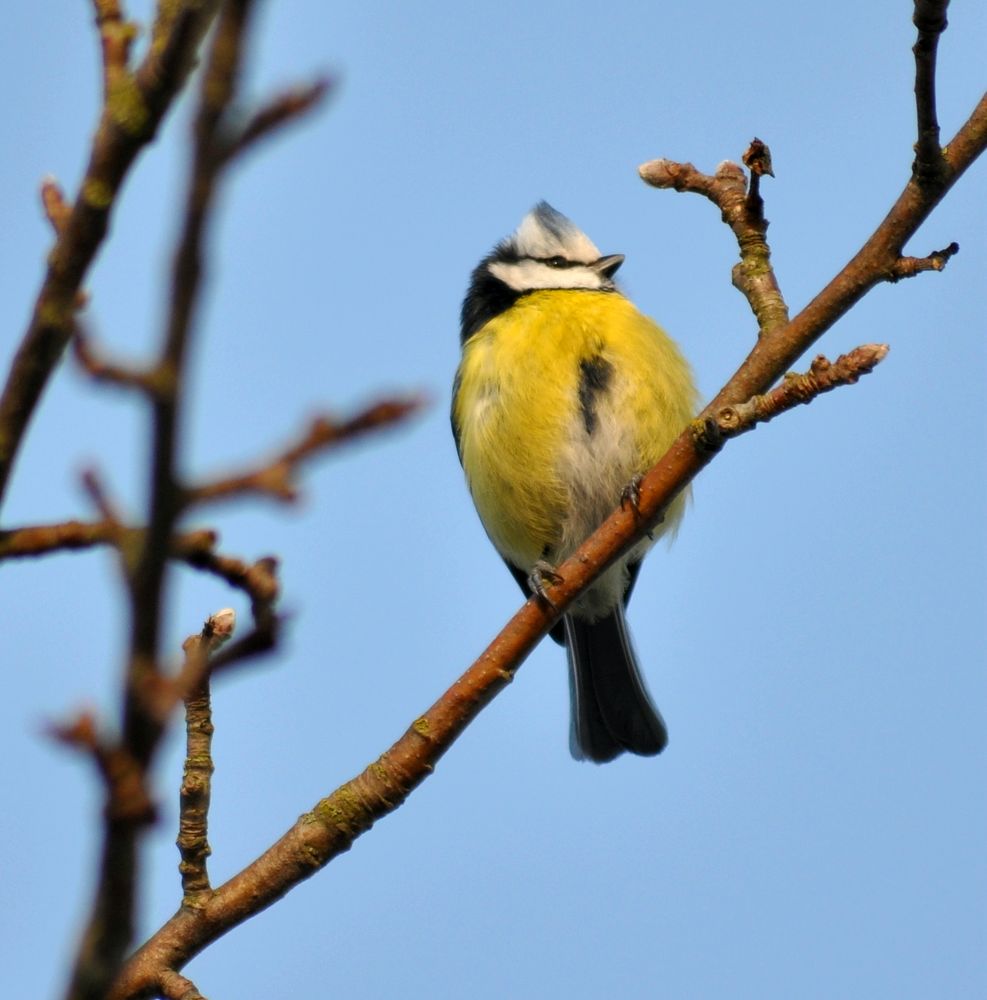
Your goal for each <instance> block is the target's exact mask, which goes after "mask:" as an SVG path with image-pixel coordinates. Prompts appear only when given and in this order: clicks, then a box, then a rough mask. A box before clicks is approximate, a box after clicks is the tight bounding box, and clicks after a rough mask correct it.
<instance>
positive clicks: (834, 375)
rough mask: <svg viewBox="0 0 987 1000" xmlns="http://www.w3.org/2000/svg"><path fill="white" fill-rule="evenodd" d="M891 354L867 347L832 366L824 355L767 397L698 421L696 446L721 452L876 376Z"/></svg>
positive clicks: (880, 346) (878, 347) (881, 348)
mask: <svg viewBox="0 0 987 1000" xmlns="http://www.w3.org/2000/svg"><path fill="white" fill-rule="evenodd" d="M888 350H889V348H888V345H887V344H864V345H863V346H862V347H857V348H855V349H854V350H852V351H850V352H849V353H847V354H841V355H840V356H839V357H838V358H837V359H836V360H835V361H832V362H831V361H828V360H827V359H826V358H824V357H823V356H822V355H821V354H820V355H818V356H817V357H816V358H814V359H813V362H812V366H811V367H810V369H809V371H808V372H806V373H805V374H804V375H800V374H798V373H796V372H788V373H787V374H786V375H785V377H784V378H783V379H782V381H781V384H780V385H777V386H775V388H774V389H772V390H771V391H770V392H767V393H765V394H764V395H763V396H754V397H753V398H751V399H748V400H747V401H746V402H744V403H735V404H734V405H732V406H724V407H722V408H721V409H720V410H717V412H716V413H714V414H712V415H711V416H708V417H706V418H704V419H703V418H700V419H698V420H696V421H695V423H694V424H693V435H694V437H695V441H696V446H697V447H698V448H701V449H710V450H713V451H718V450H719V449H720V447H722V444H723V442H724V441H725V440H727V439H728V438H733V437H737V435H738V434H743V433H744V432H745V431H749V430H753V428H754V427H755V426H756V425H757V424H765V423H767V422H768V421H769V420H773V419H774V418H775V417H777V416H778V415H779V414H781V413H786V412H787V411H788V410H791V409H793V408H794V407H796V406H801V405H804V404H807V403H811V402H812V401H813V400H814V399H815V398H816V397H817V396H821V395H822V394H823V393H825V392H831V391H832V390H833V389H836V388H837V387H839V386H841V385H853V384H854V383H855V382H856V381H857V380H858V379H859V378H860V377H861V375H867V374H868V373H869V372H872V371H873V370H874V369H875V368H876V367H877V365H879V364H880V363H881V362H882V361H883V360H884V359H885V357H887V354H888Z"/></svg>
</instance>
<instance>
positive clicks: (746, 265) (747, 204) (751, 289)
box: [638, 139, 788, 335]
mask: <svg viewBox="0 0 987 1000" xmlns="http://www.w3.org/2000/svg"><path fill="white" fill-rule="evenodd" d="M745 159H749V160H750V162H751V167H752V169H751V188H750V191H749V192H748V190H747V179H746V177H745V176H744V172H743V170H741V168H740V167H738V166H737V164H735V163H730V162H729V160H727V161H724V162H723V163H721V164H720V165H719V167H717V168H716V173H715V174H714V175H713V176H710V175H709V174H704V173H701V172H700V171H698V170H697V169H696V168H695V167H694V166H693V165H692V164H691V163H674V162H673V161H672V160H664V159H661V160H652V161H650V162H649V163H645V164H643V165H642V166H641V167H639V168H638V174H639V175H640V176H641V179H642V180H643V181H645V183H647V184H650V185H651V186H652V187H657V188H674V189H675V190H676V191H690V192H692V193H694V194H701V195H703V197H705V198H708V199H709V200H710V201H711V202H713V204H714V205H716V206H717V207H718V208H719V209H720V217H721V218H722V219H723V221H724V222H725V223H726V224H727V225H728V226H729V227H730V228H731V229H732V230H733V234H734V236H735V237H736V239H737V243H738V245H739V247H740V262H739V263H738V264H737V265H735V267H734V269H733V284H734V286H735V287H736V288H737V289H738V290H739V291H740V292H742V293H743V295H744V297H745V298H746V299H747V301H748V303H749V304H750V307H751V310H752V311H753V313H754V316H755V318H756V319H757V325H758V329H759V331H760V333H761V335H764V334H766V333H767V332H768V331H770V330H774V329H777V328H778V327H780V326H784V325H785V324H787V323H788V307H787V306H786V305H785V299H784V297H783V296H782V294H781V289H780V288H779V286H778V279H777V278H776V277H775V273H774V268H772V266H771V248H770V247H769V246H768V241H767V238H766V234H767V231H768V221H767V219H765V218H764V204H763V202H762V200H761V196H760V190H759V186H758V185H759V177H760V175H761V174H762V173H766V174H770V175H771V176H772V177H773V176H774V174H773V173H772V171H771V154H770V152H768V147H767V146H765V145H764V143H763V142H761V140H760V139H755V140H754V141H753V142H752V143H751V145H750V148H749V149H748V151H747V153H746V154H745Z"/></svg>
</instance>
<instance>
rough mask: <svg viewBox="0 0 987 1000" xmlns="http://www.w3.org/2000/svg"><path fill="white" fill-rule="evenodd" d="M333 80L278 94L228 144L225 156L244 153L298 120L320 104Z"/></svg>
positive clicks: (316, 81) (323, 79) (294, 88)
mask: <svg viewBox="0 0 987 1000" xmlns="http://www.w3.org/2000/svg"><path fill="white" fill-rule="evenodd" d="M332 83H333V81H332V80H330V79H329V78H328V77H323V78H322V79H319V80H315V81H314V82H313V83H310V84H307V85H305V86H301V87H293V88H292V89H291V90H287V91H285V92H284V93H283V94H277V95H275V96H274V97H272V98H271V99H270V100H269V101H268V102H267V103H266V104H264V105H263V106H262V107H260V108H259V109H258V110H257V111H256V112H255V113H254V115H253V117H252V118H251V119H250V120H249V121H248V122H247V124H246V125H245V126H244V127H243V128H242V129H241V130H240V131H239V132H238V133H237V134H235V135H234V136H233V137H232V138H231V139H229V140H228V141H227V146H226V150H225V152H224V154H223V155H224V156H225V157H226V158H228V159H229V158H232V157H235V156H239V155H240V154H242V153H244V152H246V151H247V150H248V149H250V148H251V147H253V146H255V145H256V144H257V142H259V141H260V140H261V139H263V138H266V137H267V136H269V135H271V134H272V133H273V132H275V131H277V130H278V129H279V128H281V127H282V126H284V125H287V124H288V123H289V122H292V121H295V120H296V119H298V118H301V117H302V116H303V115H305V114H307V113H308V112H309V111H311V110H312V109H313V108H314V107H315V106H316V105H318V104H320V103H321V102H322V101H323V100H324V99H325V97H326V95H327V94H328V93H329V90H330V88H331V87H332Z"/></svg>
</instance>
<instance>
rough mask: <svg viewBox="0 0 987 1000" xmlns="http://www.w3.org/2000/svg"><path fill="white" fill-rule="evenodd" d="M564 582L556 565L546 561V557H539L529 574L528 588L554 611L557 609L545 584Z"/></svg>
mask: <svg viewBox="0 0 987 1000" xmlns="http://www.w3.org/2000/svg"><path fill="white" fill-rule="evenodd" d="M562 582H563V579H562V577H561V576H560V575H559V574H558V573H557V572H556V569H555V567H554V566H553V565H552V564H551V563H549V562H545V560H544V559H539V560H538V562H536V563H535V564H534V566H532V567H531V572H530V573H529V574H528V589H529V590H530V591H531V593H532V594H534V595H535V596H536V597H537V598H538V599H539V600H540V601H544V602H545V603H546V604H547V605H548V606H549V607H550V608H551V609H552V610H553V611H555V610H557V609H556V607H555V604H554V602H553V601H552V599H551V598H550V597H549V596H548V592H547V591H546V589H545V585H546V584H547V583H550V584H557V583H562Z"/></svg>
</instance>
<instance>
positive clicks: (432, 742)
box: [111, 345, 886, 1000]
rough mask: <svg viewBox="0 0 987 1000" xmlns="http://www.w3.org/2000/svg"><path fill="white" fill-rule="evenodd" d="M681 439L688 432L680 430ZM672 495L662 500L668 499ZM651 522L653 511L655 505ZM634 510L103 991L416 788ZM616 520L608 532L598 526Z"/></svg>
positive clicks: (196, 941) (168, 961) (867, 357)
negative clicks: (400, 727) (402, 728)
mask: <svg viewBox="0 0 987 1000" xmlns="http://www.w3.org/2000/svg"><path fill="white" fill-rule="evenodd" d="M885 353H886V349H885V348H883V347H880V346H878V345H868V346H867V347H863V348H858V349H857V350H856V351H854V352H851V354H849V355H845V356H844V357H841V358H840V359H838V360H837V361H836V362H835V363H833V364H832V365H830V364H829V363H828V362H826V361H825V359H823V358H819V359H817V360H816V361H815V362H814V363H813V368H812V371H811V372H810V373H809V374H807V375H804V376H792V377H791V378H790V379H788V380H786V383H785V384H784V385H783V386H782V387H781V388H780V389H779V390H776V392H775V393H773V394H771V395H769V396H768V397H765V398H764V399H762V400H758V401H751V404H750V407H749V409H750V412H749V413H746V412H744V411H743V410H742V408H740V407H737V408H734V410H735V412H736V414H737V416H736V417H734V416H728V415H727V414H726V413H723V414H721V416H720V420H721V421H722V424H723V426H722V428H721V427H720V426H719V425H718V424H717V423H715V422H714V423H712V425H711V428H712V429H711V431H709V432H708V433H713V432H715V433H716V434H717V439H716V448H717V449H718V448H719V446H720V445H721V444H722V442H723V440H725V439H726V438H727V437H735V436H737V435H739V434H741V433H744V432H745V431H747V430H750V429H752V428H753V427H754V426H755V424H756V423H757V422H759V421H764V420H768V419H770V418H771V417H772V416H775V415H776V414H777V413H780V412H782V411H783V410H784V409H788V408H790V407H791V406H794V405H796V404H797V403H807V402H809V401H810V399H812V398H814V397H815V396H817V395H819V394H820V393H823V392H827V391H829V390H830V389H833V388H835V387H836V386H837V385H845V384H849V383H851V382H855V381H856V380H857V378H859V376H860V375H862V374H864V373H865V372H868V371H870V370H871V369H872V368H873V367H874V366H875V365H876V364H877V363H878V362H879V361H880V360H881V359H882V358H883V357H884V355H885ZM683 437H684V438H686V439H687V440H688V439H689V432H686V433H685V434H684V435H683ZM689 452H690V453H691V454H692V455H697V454H700V455H704V456H705V461H709V459H710V458H711V457H712V454H713V449H711V448H709V447H707V446H704V447H701V448H698V449H697V448H694V447H692V446H691V445H690V447H689ZM672 499H673V496H669V497H668V499H667V500H666V501H665V504H666V506H667V503H670V502H671V500H672ZM648 502H649V503H650V504H652V509H651V510H649V511H648V512H647V513H648V520H649V521H650V522H651V523H653V522H654V520H655V518H656V517H657V516H660V511H657V513H656V511H655V509H654V508H653V500H652V499H651V498H650V497H649V501H648ZM642 510H643V506H642V505H641V504H639V506H638V511H634V512H631V511H624V510H618V511H617V512H615V514H614V515H612V516H611V518H610V519H609V520H608V521H607V524H606V525H605V526H604V528H603V529H601V531H600V532H597V533H596V534H594V535H593V536H592V537H591V538H590V539H589V540H588V541H587V542H586V543H585V544H584V545H583V546H581V547H580V549H579V550H578V551H577V552H576V553H575V554H574V555H573V556H572V558H571V559H569V560H568V561H567V562H565V563H564V564H563V565H562V566H561V567H559V576H560V578H561V580H562V582H561V583H560V584H559V585H558V586H555V587H553V588H552V591H551V595H550V596H551V601H552V605H553V606H554V607H551V608H550V607H549V605H548V604H545V603H542V602H540V601H539V600H537V599H532V600H530V601H528V603H527V604H525V605H524V607H523V608H521V610H520V611H519V612H518V613H517V614H516V615H515V616H514V618H513V619H512V620H511V621H510V622H509V623H508V624H507V626H506V627H505V628H504V629H503V631H502V632H501V633H500V635H499V636H497V638H496V639H494V641H493V642H492V643H491V645H490V646H489V647H488V648H487V649H486V650H485V651H484V652H483V653H482V654H481V656H480V657H479V658H478V659H477V660H476V661H475V662H474V663H473V665H472V666H471V667H470V668H469V669H468V670H467V671H466V673H464V674H463V675H462V677H460V678H459V680H457V681H456V683H455V684H454V685H453V686H452V687H451V688H449V690H448V691H446V692H445V694H444V695H442V697H441V698H440V699H439V700H438V701H437V702H436V703H435V704H434V705H433V706H432V707H431V708H430V709H429V710H428V711H427V712H426V713H425V714H424V715H422V716H420V717H419V718H418V719H416V720H415V721H414V722H413V723H412V725H411V726H410V727H409V729H408V730H407V732H406V733H405V734H404V735H403V736H402V737H401V738H400V739H399V740H398V741H397V742H396V743H395V744H394V745H393V746H392V747H391V748H390V749H389V750H388V751H386V752H385V753H384V754H382V755H381V756H380V757H379V758H378V759H377V760H376V761H374V762H373V763H372V764H371V765H370V766H369V767H367V768H366V769H365V770H364V771H363V773H362V774H360V775H358V776H357V777H355V778H353V779H352V780H351V781H348V782H346V784H344V785H342V786H341V787H340V788H338V789H336V791H335V792H333V793H332V794H331V795H329V796H328V797H327V798H325V799H322V800H321V801H320V802H318V803H316V805H315V806H314V807H313V808H312V810H311V811H310V812H308V813H306V814H305V815H303V816H302V817H301V818H300V819H299V820H298V822H297V823H295V825H294V826H292V827H291V829H289V830H288V831H287V832H286V833H285V834H284V836H282V837H281V839H280V840H279V841H278V842H277V843H276V844H274V846H272V847H271V848H269V849H268V850H267V851H266V852H265V853H264V854H263V855H261V856H260V857H259V858H257V860H255V861H254V862H253V863H252V864H250V865H248V866H247V867H246V868H245V869H243V871H241V872H240V873H239V874H238V875H235V876H234V877H233V878H232V879H230V880H229V881H228V882H227V883H225V884H224V885H222V886H220V887H219V888H218V889H215V890H213V891H212V892H211V893H210V894H208V896H203V895H198V896H197V898H196V905H195V908H194V910H191V909H188V908H183V909H181V910H179V912H178V913H176V914H175V916H174V917H172V919H171V920H169V921H168V923H166V924H165V925H164V926H163V927H162V928H161V930H159V931H158V932H157V934H155V935H154V936H153V937H152V938H151V939H150V940H149V941H148V942H147V943H146V944H145V945H144V946H143V947H142V948H140V949H139V950H138V951H137V953H136V954H135V955H134V956H133V957H132V958H131V960H130V961H129V962H128V964H127V966H126V968H125V969H124V973H123V975H122V977H121V979H120V980H119V981H118V982H117V984H116V986H115V987H114V990H113V992H112V993H111V998H112V1000H125V998H128V997H133V996H137V995H139V994H140V993H141V991H143V990H146V989H148V988H149V985H150V984H151V983H153V982H154V981H156V978H157V977H158V976H159V975H160V970H161V969H162V968H167V969H171V970H176V971H177V969H180V968H182V967H183V966H184V964H185V963H186V962H188V961H189V960H190V959H191V958H192V957H194V956H195V955H196V954H198V953H199V952H201V951H202V949H203V948H205V947H206V946H207V945H208V944H209V943H210V942H212V941H214V940H215V939H216V938H218V937H220V936H221V935H222V934H225V933H226V932H227V931H228V930H230V929H231V928H232V927H234V926H236V925H238V924H240V923H242V922H243V921H244V920H247V919H248V918H249V917H252V916H254V915H255V914H256V913H258V912H260V911H261V910H263V909H265V908H266V907H267V906H269V905H270V904H271V903H273V902H275V901H276V900H277V899H280V898H281V897H282V896H283V895H284V894H285V893H286V892H288V891H289V890H290V889H292V888H293V887H294V886H296V885H297V884H298V883H300V882H302V881H304V880H306V879H308V878H310V877H311V876H312V875H314V874H315V873H316V871H318V870H319V869H321V868H322V867H324V866H325V865H326V864H328V863H329V862H330V861H331V860H332V859H333V858H334V857H336V856H337V855H339V854H341V853H342V852H344V851H346V850H348V849H349V848H350V847H351V846H352V844H353V841H354V840H356V838H357V837H359V836H360V834H362V833H364V832H366V831H367V830H369V829H370V827H371V826H372V825H373V824H374V823H375V822H377V821H378V820H379V819H381V818H382V817H383V816H386V815H387V814H388V813H390V812H393V811H394V810H395V809H397V808H398V807H399V806H400V805H401V804H402V803H403V802H404V800H405V799H406V798H407V797H408V795H409V794H410V793H411V792H412V791H413V790H414V788H415V787H416V786H417V785H418V784H420V783H421V782H422V781H424V780H425V778H427V777H428V776H429V775H430V774H431V773H432V772H433V770H434V768H435V765H436V763H437V762H438V760H439V758H440V757H441V756H442V755H443V754H444V753H445V752H446V750H448V749H449V747H450V746H452V744H453V742H454V741H455V739H456V738H457V737H458V736H459V734H460V733H461V732H462V731H463V730H464V729H465V728H466V726H467V725H468V724H469V723H470V722H471V721H472V720H473V719H474V718H475V717H476V716H477V715H478V714H479V712H480V711H481V709H482V708H483V707H484V706H485V705H487V704H488V703H489V702H490V701H491V700H492V699H493V698H494V696H495V695H496V694H497V693H498V692H499V691H500V690H502V689H503V688H504V687H506V685H507V684H508V683H510V681H511V680H513V677H514V673H515V672H516V671H517V669H518V667H519V666H520V665H521V663H522V662H523V660H524V659H525V658H526V657H527V655H528V653H530V652H531V650H532V649H533V648H534V647H535V645H536V644H537V642H538V641H539V639H541V638H542V636H544V634H545V632H546V631H547V630H548V628H549V627H550V626H551V624H552V623H553V622H554V621H555V620H556V619H557V618H558V616H559V614H561V612H562V611H564V610H565V608H566V607H567V606H568V605H569V604H571V603H572V601H574V600H575V599H576V598H577V597H578V596H579V594H580V593H581V592H582V591H583V590H584V589H585V587H586V586H587V585H588V584H589V582H590V581H591V580H592V579H595V577H596V576H597V575H598V574H599V573H600V572H602V570H603V569H604V568H605V567H606V566H607V565H609V563H610V562H612V561H613V560H614V559H616V558H618V557H619V555H620V552H621V551H622V549H615V548H614V547H613V541H614V537H615V536H616V534H617V533H618V532H619V533H620V534H621V535H622V537H623V543H624V544H623V548H629V547H630V546H631V545H632V544H634V543H635V542H636V541H637V540H639V539H640V537H642V535H643V534H644V530H643V529H642V528H641V522H640V517H639V513H640V512H642ZM615 521H619V522H620V524H619V525H617V526H616V527H615V529H614V531H613V532H612V533H607V534H608V536H605V529H606V528H607V526H609V525H611V524H612V523H613V522H615Z"/></svg>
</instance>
